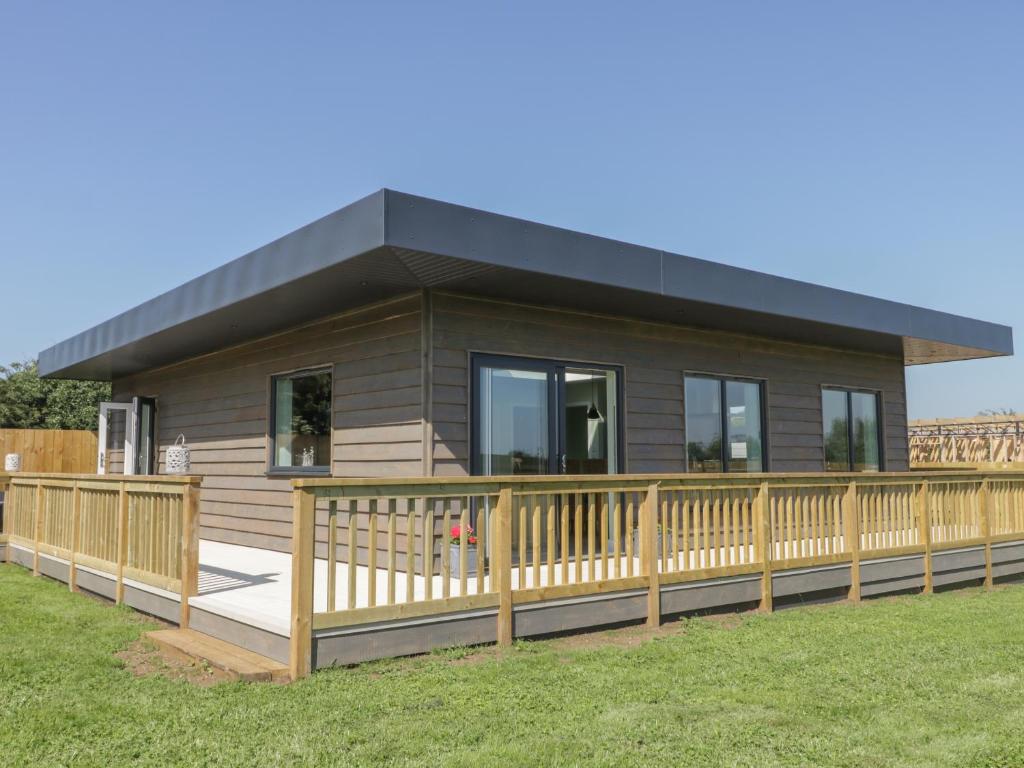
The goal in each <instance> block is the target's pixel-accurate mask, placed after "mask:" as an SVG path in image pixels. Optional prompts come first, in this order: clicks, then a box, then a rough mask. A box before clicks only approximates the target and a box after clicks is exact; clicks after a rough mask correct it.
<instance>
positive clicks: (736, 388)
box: [725, 381, 764, 472]
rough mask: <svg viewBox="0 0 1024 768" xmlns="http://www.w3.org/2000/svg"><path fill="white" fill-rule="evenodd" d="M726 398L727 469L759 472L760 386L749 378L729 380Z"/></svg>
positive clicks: (760, 452) (760, 444)
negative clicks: (747, 379)
mask: <svg viewBox="0 0 1024 768" xmlns="http://www.w3.org/2000/svg"><path fill="white" fill-rule="evenodd" d="M725 399H726V405H727V406H728V412H727V418H726V428H727V429H728V431H729V439H728V441H727V442H726V461H728V463H729V467H728V469H729V471H730V472H760V471H762V469H764V458H763V457H764V452H763V450H762V442H761V385H760V384H757V383H755V382H747V381H727V382H725Z"/></svg>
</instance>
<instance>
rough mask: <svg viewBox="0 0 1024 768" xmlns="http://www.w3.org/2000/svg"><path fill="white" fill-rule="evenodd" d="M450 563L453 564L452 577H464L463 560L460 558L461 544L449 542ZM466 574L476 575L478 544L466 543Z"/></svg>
mask: <svg viewBox="0 0 1024 768" xmlns="http://www.w3.org/2000/svg"><path fill="white" fill-rule="evenodd" d="M448 563H449V564H450V565H451V577H452V578H453V579H460V578H462V562H461V561H460V560H459V545H458V544H451V543H449V544H448ZM466 575H467V576H476V544H466Z"/></svg>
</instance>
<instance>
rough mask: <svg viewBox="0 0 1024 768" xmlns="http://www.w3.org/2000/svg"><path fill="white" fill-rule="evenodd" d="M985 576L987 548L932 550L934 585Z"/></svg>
mask: <svg viewBox="0 0 1024 768" xmlns="http://www.w3.org/2000/svg"><path fill="white" fill-rule="evenodd" d="M984 578H985V548H984V547H972V548H971V549H946V550H942V551H941V552H932V585H933V586H935V587H944V586H947V585H949V584H963V583H964V582H970V581H980V580H983V579H984Z"/></svg>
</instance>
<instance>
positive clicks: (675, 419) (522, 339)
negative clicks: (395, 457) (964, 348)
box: [433, 293, 908, 475]
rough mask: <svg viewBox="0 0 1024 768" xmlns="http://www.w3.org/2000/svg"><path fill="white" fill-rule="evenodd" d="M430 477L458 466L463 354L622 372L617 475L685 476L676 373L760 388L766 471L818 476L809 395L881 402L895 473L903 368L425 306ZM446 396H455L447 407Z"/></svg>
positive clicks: (605, 323)
mask: <svg viewBox="0 0 1024 768" xmlns="http://www.w3.org/2000/svg"><path fill="white" fill-rule="evenodd" d="M433 338H434V382H435V384H436V383H439V382H444V384H445V385H446V386H445V388H444V390H443V397H439V396H438V394H437V392H436V387H435V394H434V451H435V474H438V475H464V474H467V472H468V467H469V424H468V421H467V419H468V413H469V405H468V396H467V395H466V394H465V393H466V392H467V389H466V388H467V386H468V381H469V371H468V362H469V353H470V352H471V351H475V352H487V353H492V354H508V355H522V356H526V357H550V358H556V359H562V360H569V361H579V362H592V363H607V364H617V365H622V366H623V367H624V373H625V376H624V379H625V400H626V414H625V430H626V432H625V435H626V462H627V463H626V469H627V471H629V472H636V473H640V472H681V471H683V469H684V467H685V437H684V432H683V430H684V423H683V422H684V419H683V376H684V373H685V372H687V371H693V372H705V373H716V374H723V375H733V376H747V377H754V378H761V379H765V380H766V381H767V407H768V421H769V455H770V461H771V465H770V469H771V470H772V471H778V472H798V471H821V470H822V469H823V465H824V459H823V451H824V447H823V443H822V434H821V433H822V427H821V387H822V385H825V384H832V385H842V386H849V387H863V388H868V389H876V390H879V391H880V392H881V393H882V400H883V408H884V414H883V419H884V424H885V438H886V442H885V446H886V459H887V467H888V469H891V470H905V469H907V468H908V465H907V438H906V403H905V393H904V366H903V360H902V359H901V358H900V357H896V356H893V357H886V356H881V355H872V354H866V353H856V352H849V351H843V350H835V349H829V348H825V347H814V346H810V345H803V344H792V343H785V342H777V341H771V340H767V339H759V338H753V337H749V336H741V335H737V334H727V333H721V332H716V331H703V330H695V329H688V328H682V327H674V326H670V325H666V324H659V323H645V322H640V321H632V320H624V319H617V318H611V317H597V316H593V315H586V314H582V313H574V312H566V311H560V310H554V309H542V308H538V307H526V306H521V305H514V304H509V303H504V302H496V301H489V300H485V299H477V298H472V297H468V296H456V295H451V294H441V293H438V294H435V296H434V336H433ZM455 395H461V396H462V399H461V400H459V398H458V397H456V396H455Z"/></svg>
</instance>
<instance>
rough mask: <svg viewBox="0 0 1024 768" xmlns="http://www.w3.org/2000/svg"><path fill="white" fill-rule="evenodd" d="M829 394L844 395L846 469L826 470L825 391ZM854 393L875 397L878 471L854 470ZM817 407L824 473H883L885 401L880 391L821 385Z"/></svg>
mask: <svg viewBox="0 0 1024 768" xmlns="http://www.w3.org/2000/svg"><path fill="white" fill-rule="evenodd" d="M826 390H828V391H830V392H842V393H843V394H845V395H846V453H847V468H846V469H829V468H828V446H827V443H826V438H825V391H826ZM854 393H859V394H863V395H874V396H875V421H876V422H877V426H876V429H877V432H878V437H877V440H878V469H860V470H857V469H854V468H853V462H854V450H853V397H852V396H851V395H852V394H854ZM818 405H819V407H820V411H821V420H820V421H821V466H822V469H823V470H824V471H825V472H829V473H832V474H836V473H843V472H846V473H848V474H861V473H871V472H885V471H886V469H885V462H886V455H885V454H886V451H885V401H884V399H883V397H882V390H880V389H870V388H869V387H849V386H844V385H841V384H822V385H821V393H820V397H819V399H818Z"/></svg>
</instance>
